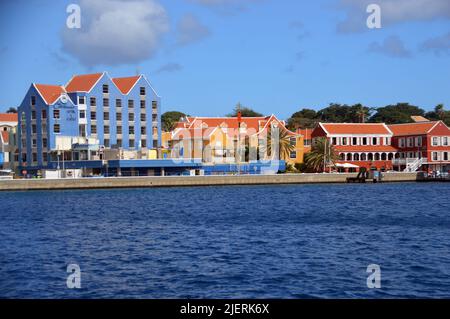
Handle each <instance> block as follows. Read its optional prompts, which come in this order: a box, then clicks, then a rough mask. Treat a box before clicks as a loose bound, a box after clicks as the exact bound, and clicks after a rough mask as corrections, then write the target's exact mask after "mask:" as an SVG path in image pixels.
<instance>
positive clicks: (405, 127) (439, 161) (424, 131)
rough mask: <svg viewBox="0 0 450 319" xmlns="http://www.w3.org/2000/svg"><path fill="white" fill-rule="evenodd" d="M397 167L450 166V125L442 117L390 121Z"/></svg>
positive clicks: (432, 167) (426, 167) (439, 167)
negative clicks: (393, 122)
mask: <svg viewBox="0 0 450 319" xmlns="http://www.w3.org/2000/svg"><path fill="white" fill-rule="evenodd" d="M389 129H390V130H391V131H392V132H393V134H394V136H393V138H392V145H393V146H394V147H395V148H396V149H397V150H398V156H396V159H395V161H394V166H395V167H396V169H397V170H410V171H415V170H423V171H436V170H440V171H445V172H448V171H449V170H450V129H449V128H448V127H447V126H446V125H445V123H444V122H442V121H426V119H425V121H423V120H422V121H421V122H417V123H408V124H395V125H389Z"/></svg>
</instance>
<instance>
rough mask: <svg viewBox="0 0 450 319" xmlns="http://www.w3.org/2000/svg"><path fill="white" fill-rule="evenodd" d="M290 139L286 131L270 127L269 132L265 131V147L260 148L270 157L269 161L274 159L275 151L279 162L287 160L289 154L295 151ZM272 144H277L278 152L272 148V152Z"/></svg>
mask: <svg viewBox="0 0 450 319" xmlns="http://www.w3.org/2000/svg"><path fill="white" fill-rule="evenodd" d="M272 137H273V140H272ZM291 137H292V136H291V135H290V134H289V133H288V131H287V129H285V128H283V129H281V130H280V128H278V127H272V129H271V130H267V145H266V146H262V150H263V152H264V153H266V154H267V156H270V157H271V159H275V155H277V154H276V153H277V151H278V154H279V159H280V160H281V159H284V160H286V159H289V158H290V156H291V153H292V152H294V151H295V146H294V145H292V144H291ZM273 142H275V143H277V142H278V150H277V149H276V148H274V149H273V152H272V143H273Z"/></svg>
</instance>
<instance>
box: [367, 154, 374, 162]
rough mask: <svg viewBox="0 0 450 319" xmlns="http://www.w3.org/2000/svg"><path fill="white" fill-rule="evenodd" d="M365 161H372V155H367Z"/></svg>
mask: <svg viewBox="0 0 450 319" xmlns="http://www.w3.org/2000/svg"><path fill="white" fill-rule="evenodd" d="M367 160H368V161H373V153H369V154H368V155H367Z"/></svg>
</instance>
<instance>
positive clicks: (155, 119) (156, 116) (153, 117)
mask: <svg viewBox="0 0 450 319" xmlns="http://www.w3.org/2000/svg"><path fill="white" fill-rule="evenodd" d="M157 119H158V115H156V114H153V115H152V120H153V122H155V121H157Z"/></svg>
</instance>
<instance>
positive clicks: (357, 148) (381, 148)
mask: <svg viewBox="0 0 450 319" xmlns="http://www.w3.org/2000/svg"><path fill="white" fill-rule="evenodd" d="M334 149H335V151H337V152H361V153H363V152H397V149H396V148H395V147H393V146H391V145H335V146H334Z"/></svg>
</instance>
